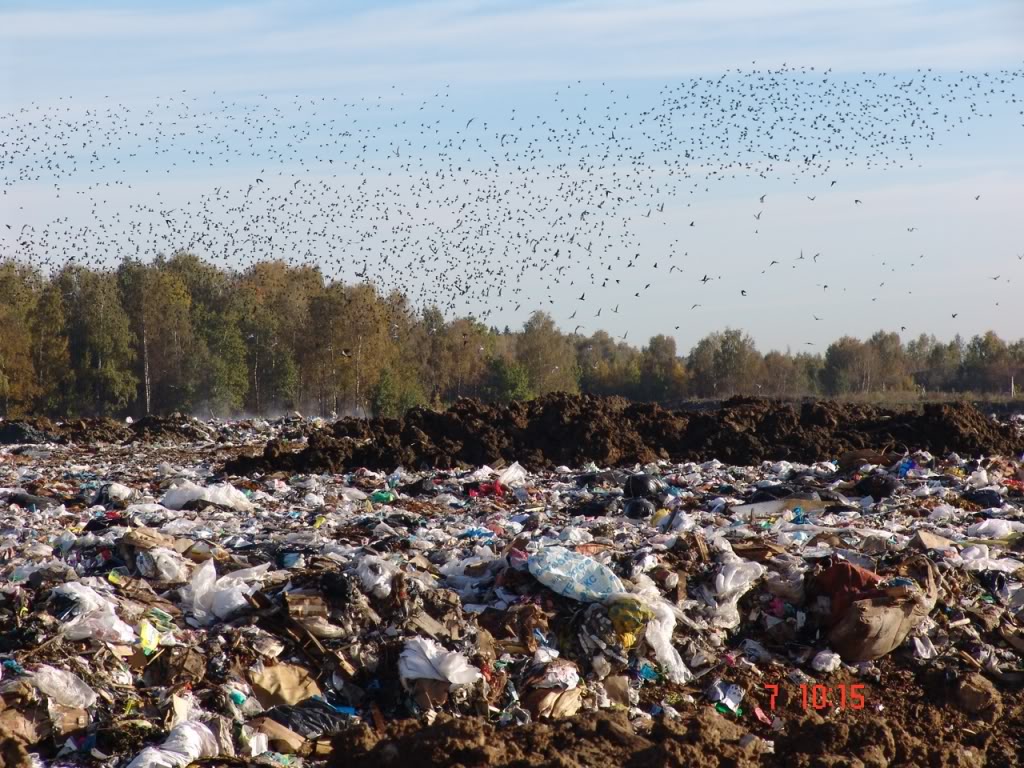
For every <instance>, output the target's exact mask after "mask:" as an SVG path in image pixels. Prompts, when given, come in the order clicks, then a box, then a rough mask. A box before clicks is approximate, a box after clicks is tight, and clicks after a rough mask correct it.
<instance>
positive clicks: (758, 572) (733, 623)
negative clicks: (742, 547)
mask: <svg viewBox="0 0 1024 768" xmlns="http://www.w3.org/2000/svg"><path fill="white" fill-rule="evenodd" d="M731 558H734V559H733V560H729V561H727V562H725V563H724V564H723V565H722V567H721V569H720V570H719V572H718V574H717V575H716V576H715V586H714V591H713V595H714V598H715V602H716V603H717V607H716V608H715V612H714V617H713V619H712V624H714V626H716V627H722V628H724V629H735V628H736V627H738V626H739V625H740V612H739V610H738V609H737V607H736V606H737V604H738V603H739V601H740V598H741V597H743V595H744V594H746V593H747V592H748V591H749V590H750V589H751V587H753V586H754V582H756V581H757V580H758V579H759V578H761V577H762V576H763V575H764V566H762V565H761V564H760V563H753V562H748V561H745V560H741V559H740V558H739V557H736V556H735V555H732V556H731Z"/></svg>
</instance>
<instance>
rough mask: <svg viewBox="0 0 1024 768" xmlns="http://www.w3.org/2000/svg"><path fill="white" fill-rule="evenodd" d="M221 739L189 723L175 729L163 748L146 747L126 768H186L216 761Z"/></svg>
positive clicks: (194, 722)
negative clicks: (201, 759) (202, 759)
mask: <svg viewBox="0 0 1024 768" xmlns="http://www.w3.org/2000/svg"><path fill="white" fill-rule="evenodd" d="M218 752H219V749H218V747H217V739H216V737H214V735H213V732H212V731H211V730H210V729H209V728H207V727H206V726H205V725H204V724H203V723H200V722H196V721H195V720H188V721H186V722H184V723H180V724H178V725H176V726H174V728H172V729H171V732H170V733H168V734H167V738H166V739H164V743H163V744H161V745H160V746H159V747H146V748H145V749H144V750H142V751H141V752H140V753H139V754H138V755H136V756H135V759H134V760H132V761H131V762H130V763H128V765H127V766H126V768H185V766H187V765H190V764H191V763H193V762H195V761H196V760H199V759H200V758H204V757H216V756H217V754H218Z"/></svg>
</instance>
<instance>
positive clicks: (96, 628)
mask: <svg viewBox="0 0 1024 768" xmlns="http://www.w3.org/2000/svg"><path fill="white" fill-rule="evenodd" d="M53 591H54V594H57V595H61V596H63V597H67V598H70V599H72V600H74V601H75V604H76V606H75V612H74V617H73V618H72V619H71V620H70V621H67V622H65V623H64V625H63V626H62V627H61V634H63V635H64V637H66V638H67V639H68V640H99V641H101V642H106V643H121V644H131V643H134V642H135V630H134V629H132V627H131V626H130V625H128V624H126V623H125V622H123V621H121V619H120V618H118V616H117V613H116V611H115V610H114V609H115V608H116V607H117V603H115V602H114V601H113V600H111V599H110V598H107V597H105V596H104V595H101V594H100V593H99V592H97V591H96V590H95V589H93V588H92V587H90V586H88V585H86V584H82V583H81V582H78V581H69V582H68V583H66V584H61V585H60V586H59V587H56V588H55V589H54V590H53Z"/></svg>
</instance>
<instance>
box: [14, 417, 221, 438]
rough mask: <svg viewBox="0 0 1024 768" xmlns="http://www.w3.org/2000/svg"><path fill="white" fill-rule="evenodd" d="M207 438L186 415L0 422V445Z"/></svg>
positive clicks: (34, 419) (33, 419) (208, 434)
mask: <svg viewBox="0 0 1024 768" xmlns="http://www.w3.org/2000/svg"><path fill="white" fill-rule="evenodd" d="M208 439H210V432H209V430H208V429H207V428H206V427H205V426H204V425H203V424H202V422H198V421H196V420H195V419H190V418H187V417H185V416H146V417H144V418H142V419H139V420H138V421H136V422H134V423H132V424H128V423H125V422H123V421H116V420H114V419H108V418H100V419H73V420H70V421H59V422H58V421H52V420H50V419H47V418H45V417H33V418H29V419H23V420H20V421H5V422H2V423H0V445H13V444H38V443H58V444H62V445H68V444H71V443H74V444H76V445H88V444H90V443H129V442H189V441H202V440H208Z"/></svg>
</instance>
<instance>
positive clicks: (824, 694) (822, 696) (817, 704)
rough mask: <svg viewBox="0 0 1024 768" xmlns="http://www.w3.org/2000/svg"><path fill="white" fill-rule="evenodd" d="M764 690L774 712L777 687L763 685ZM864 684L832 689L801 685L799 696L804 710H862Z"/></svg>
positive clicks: (769, 705)
mask: <svg viewBox="0 0 1024 768" xmlns="http://www.w3.org/2000/svg"><path fill="white" fill-rule="evenodd" d="M764 687H765V690H767V691H769V692H770V693H771V699H770V700H769V703H768V708H769V709H770V710H772V711H774V710H775V699H776V697H777V696H778V695H779V686H777V685H774V684H771V683H765V686H764ZM863 691H864V683H853V684H852V685H845V684H843V683H840V684H839V685H837V686H835V687H834V688H829V687H828V686H827V685H807V683H801V685H800V694H801V700H802V702H803V706H804V709H807V708H808V707H813V708H814V709H828V708H830V707H836V706H837V707H839V709H847V708H849V709H864V692H863Z"/></svg>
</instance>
